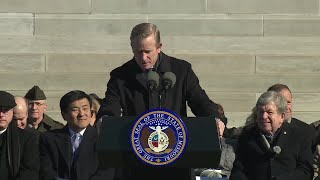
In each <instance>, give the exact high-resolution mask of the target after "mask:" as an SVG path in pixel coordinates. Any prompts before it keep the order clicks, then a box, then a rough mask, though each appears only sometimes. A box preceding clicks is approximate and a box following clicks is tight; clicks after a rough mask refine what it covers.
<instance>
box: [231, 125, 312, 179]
mask: <svg viewBox="0 0 320 180" xmlns="http://www.w3.org/2000/svg"><path fill="white" fill-rule="evenodd" d="M311 144H312V140H311V139H310V138H308V136H306V135H305V134H304V133H303V134H302V133H301V131H300V130H298V129H297V127H296V126H293V125H291V124H289V123H287V122H284V123H283V125H282V127H281V129H280V132H279V134H278V135H277V136H276V138H275V139H274V140H273V141H272V143H271V144H270V145H271V148H273V147H274V146H279V147H280V148H281V152H280V154H275V153H271V152H270V151H269V149H267V147H266V145H265V143H263V140H262V137H261V134H260V130H259V128H258V127H257V126H253V127H251V128H248V129H246V128H244V129H243V132H242V134H241V136H240V138H239V143H238V148H237V152H236V160H235V162H234V165H233V169H232V172H231V176H230V180H270V179H271V177H276V180H289V179H290V180H302V179H303V180H310V179H312V176H313V168H312V151H311V148H310V147H311Z"/></svg>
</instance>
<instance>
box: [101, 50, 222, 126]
mask: <svg viewBox="0 0 320 180" xmlns="http://www.w3.org/2000/svg"><path fill="white" fill-rule="evenodd" d="M156 72H157V73H158V74H159V75H160V77H161V76H162V75H163V74H164V73H165V72H172V73H174V74H175V76H176V83H175V85H174V86H173V87H172V88H170V89H169V90H168V93H167V95H166V97H164V96H163V98H164V99H163V103H162V106H161V107H163V108H166V109H170V110H171V111H173V112H175V113H177V114H179V115H180V116H182V117H186V116H187V104H188V106H189V107H190V109H191V111H192V112H193V114H194V115H196V116H211V115H213V116H216V117H219V118H220V119H221V120H222V121H224V122H225V124H226V118H225V117H223V116H222V115H221V114H220V113H219V112H218V107H217V105H216V104H215V103H214V102H213V101H211V100H210V99H209V97H208V96H207V94H206V93H205V91H204V90H203V89H202V88H201V86H200V84H199V79H198V77H197V76H196V74H195V73H194V72H193V70H192V68H191V64H190V63H188V62H187V61H184V60H180V59H176V58H174V57H170V56H167V55H165V54H164V53H162V52H161V53H160V63H159V65H158V66H157V68H156ZM110 76H111V77H110V80H109V82H108V85H107V91H106V93H105V95H106V97H105V99H104V102H103V104H102V106H101V107H100V109H99V113H98V115H97V118H98V119H99V118H100V117H101V116H103V115H110V116H120V115H121V114H122V115H123V116H137V115H140V114H142V113H143V112H145V111H146V110H148V109H149V108H150V107H157V108H158V107H160V106H159V92H154V93H153V97H152V100H149V93H148V90H147V87H146V82H145V74H144V73H143V72H142V70H141V69H140V67H139V66H138V65H137V63H136V62H135V60H134V59H132V60H130V61H128V62H127V63H125V64H124V65H122V66H120V67H118V68H116V69H114V70H113V71H112V72H111V73H110ZM159 84H160V85H159V88H158V89H162V86H161V83H159ZM150 101H151V102H152V103H151V104H149V102H150ZM153 103H154V105H155V106H153Z"/></svg>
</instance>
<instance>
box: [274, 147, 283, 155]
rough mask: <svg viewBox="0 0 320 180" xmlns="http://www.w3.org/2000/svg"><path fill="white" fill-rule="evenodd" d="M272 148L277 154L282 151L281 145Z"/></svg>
mask: <svg viewBox="0 0 320 180" xmlns="http://www.w3.org/2000/svg"><path fill="white" fill-rule="evenodd" d="M272 149H273V152H274V153H276V154H280V153H281V148H280V146H274V147H273V148H272Z"/></svg>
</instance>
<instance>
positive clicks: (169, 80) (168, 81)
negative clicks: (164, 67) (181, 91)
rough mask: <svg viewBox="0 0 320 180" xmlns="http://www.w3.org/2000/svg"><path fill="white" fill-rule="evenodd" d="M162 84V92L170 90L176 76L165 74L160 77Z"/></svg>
mask: <svg viewBox="0 0 320 180" xmlns="http://www.w3.org/2000/svg"><path fill="white" fill-rule="evenodd" d="M162 84H163V88H164V90H168V89H169V88H172V87H173V86H174V85H175V84H176V75H175V74H173V73H172V72H165V73H164V74H163V76H162Z"/></svg>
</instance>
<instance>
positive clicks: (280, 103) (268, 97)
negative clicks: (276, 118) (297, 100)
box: [256, 91, 288, 114]
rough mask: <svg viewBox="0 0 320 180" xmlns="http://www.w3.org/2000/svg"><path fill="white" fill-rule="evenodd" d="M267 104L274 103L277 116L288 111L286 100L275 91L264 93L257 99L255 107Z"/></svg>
mask: <svg viewBox="0 0 320 180" xmlns="http://www.w3.org/2000/svg"><path fill="white" fill-rule="evenodd" d="M269 103H274V104H275V105H276V107H277V112H278V113H279V114H282V113H286V112H287V109H288V105H287V101H286V99H285V98H284V97H283V96H282V95H281V94H280V93H277V92H275V91H267V92H264V93H263V94H262V95H261V96H260V97H259V99H258V101H257V104H256V107H257V108H258V107H259V106H263V105H267V104H269Z"/></svg>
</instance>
